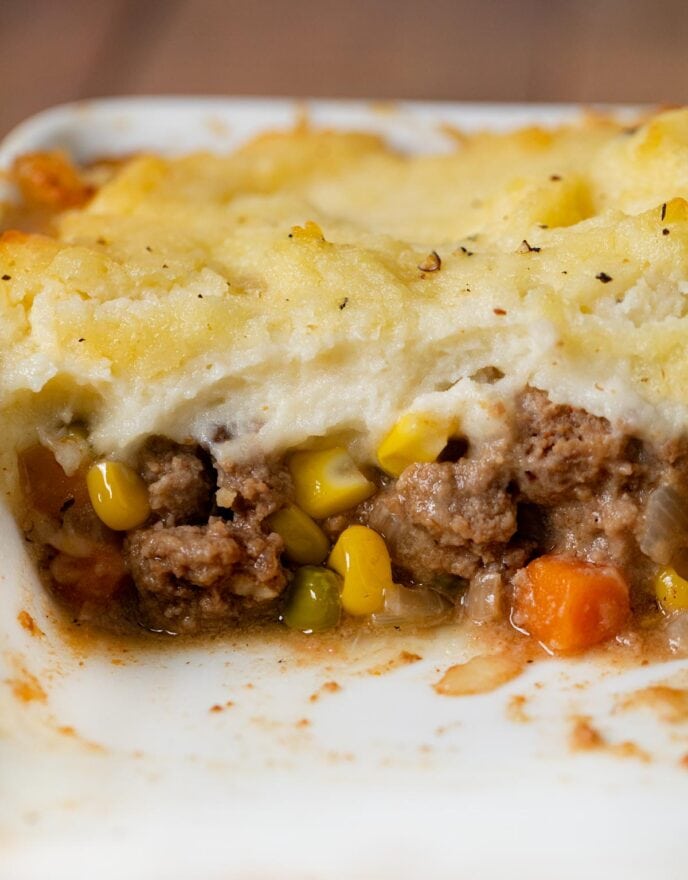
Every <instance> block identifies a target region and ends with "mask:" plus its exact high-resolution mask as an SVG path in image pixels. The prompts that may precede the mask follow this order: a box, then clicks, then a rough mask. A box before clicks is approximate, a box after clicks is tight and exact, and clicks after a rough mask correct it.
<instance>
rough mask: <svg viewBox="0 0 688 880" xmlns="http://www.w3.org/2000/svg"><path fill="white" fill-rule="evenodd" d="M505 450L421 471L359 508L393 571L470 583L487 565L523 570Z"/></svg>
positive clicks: (411, 471) (419, 467) (413, 470)
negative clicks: (384, 547) (378, 536)
mask: <svg viewBox="0 0 688 880" xmlns="http://www.w3.org/2000/svg"><path fill="white" fill-rule="evenodd" d="M505 448H506V447H505V444H503V443H495V444H492V445H491V446H490V447H486V448H485V449H484V450H483V451H482V454H479V455H475V456H473V457H468V458H465V459H460V460H459V461H458V462H455V463H432V464H416V465H412V466H411V467H409V468H407V469H406V470H405V471H404V473H403V474H402V475H401V477H400V478H399V479H398V480H397V482H396V483H395V484H392V485H391V486H389V487H388V488H387V489H385V490H384V491H383V492H381V493H379V494H378V495H375V496H374V497H373V498H372V499H371V500H370V501H368V502H366V503H365V504H364V505H362V506H361V508H360V512H359V517H360V520H361V521H363V522H366V523H367V524H368V525H370V526H371V527H372V528H374V529H375V530H376V531H379V532H380V533H381V534H382V535H383V537H384V538H385V540H386V542H387V545H388V547H389V550H390V554H391V556H392V561H393V564H394V565H395V567H396V568H398V569H400V570H401V571H402V572H405V573H406V574H407V576H408V577H410V579H411V580H413V581H415V582H417V583H427V582H429V581H432V579H433V578H435V577H436V576H437V575H439V574H452V575H455V576H459V577H462V578H466V579H470V578H472V577H473V576H474V575H475V574H476V572H477V571H479V570H480V569H481V568H482V566H483V565H486V564H497V565H501V566H502V567H504V568H506V567H513V566H514V565H516V566H518V565H523V563H524V561H525V559H526V555H527V551H526V550H525V549H524V548H523V547H515V546H509V542H510V541H511V539H512V537H513V536H514V534H515V532H516V503H515V501H514V499H513V498H512V496H511V494H510V491H509V485H508V483H509V480H508V475H509V469H508V467H506V466H505Z"/></svg>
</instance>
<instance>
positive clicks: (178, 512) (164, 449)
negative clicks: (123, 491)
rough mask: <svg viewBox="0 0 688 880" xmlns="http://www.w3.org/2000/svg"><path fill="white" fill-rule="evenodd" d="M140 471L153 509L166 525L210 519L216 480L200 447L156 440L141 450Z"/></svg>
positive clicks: (160, 439) (153, 438)
mask: <svg viewBox="0 0 688 880" xmlns="http://www.w3.org/2000/svg"><path fill="white" fill-rule="evenodd" d="M139 472H140V473H141V476H142V477H143V479H144V480H145V481H146V483H148V499H149V501H150V506H151V510H152V511H153V513H154V514H155V515H156V516H157V517H159V518H160V519H161V520H162V522H163V523H164V524H165V525H166V526H175V525H181V524H184V523H199V522H203V521H204V520H207V518H208V514H209V512H210V508H211V501H212V498H211V491H212V487H213V482H214V481H213V478H212V469H211V468H210V467H209V465H208V464H207V462H206V460H205V458H204V456H203V454H202V452H201V450H200V449H199V448H198V447H197V446H193V445H182V444H180V443H174V442H172V441H171V440H167V439H165V438H164V437H152V438H151V439H150V440H148V442H147V443H146V445H145V446H144V448H143V449H142V450H141V454H140V459H139Z"/></svg>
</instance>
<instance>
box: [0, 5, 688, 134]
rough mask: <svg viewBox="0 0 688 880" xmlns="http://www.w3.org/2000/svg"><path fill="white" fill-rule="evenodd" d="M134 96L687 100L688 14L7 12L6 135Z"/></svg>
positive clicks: (298, 9) (101, 8) (2, 99)
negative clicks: (99, 101) (61, 111)
mask: <svg viewBox="0 0 688 880" xmlns="http://www.w3.org/2000/svg"><path fill="white" fill-rule="evenodd" d="M127 93H129V94H134V93H138V94H141V93H191V94H202V93H208V94H271V95H313V96H334V97H336V96H349V97H378V98H391V97H407V98H442V99H451V100H498V101H580V102H595V101H664V102H675V103H681V102H688V0H577V2H571V0H432V2H427V3H420V2H412V0H377V2H376V0H337V2H334V0H291V2H289V0H243V2H232V0H229V2H227V0H225V2H223V0H0V133H4V132H5V131H7V130H8V129H9V128H10V127H11V126H12V125H13V124H15V123H16V122H18V121H19V120H21V119H22V118H24V117H26V116H28V115H29V114H31V113H34V112H35V111H37V110H40V109H42V108H44V107H47V106H50V105H51V104H55V103H57V102H62V101H68V100H74V99H78V98H86V97H94V96H97V95H109V94H127Z"/></svg>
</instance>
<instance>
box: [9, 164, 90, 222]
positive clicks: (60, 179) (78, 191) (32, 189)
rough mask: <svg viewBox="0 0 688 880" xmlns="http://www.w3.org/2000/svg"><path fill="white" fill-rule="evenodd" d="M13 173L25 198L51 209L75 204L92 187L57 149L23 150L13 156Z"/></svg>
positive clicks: (82, 200) (83, 197)
mask: <svg viewBox="0 0 688 880" xmlns="http://www.w3.org/2000/svg"><path fill="white" fill-rule="evenodd" d="M12 174H13V177H14V179H15V180H16V182H17V184H18V186H19V188H20V189H21V192H22V195H23V196H24V199H25V200H26V201H27V202H29V203H30V204H32V205H41V206H44V207H48V208H51V209H54V210H62V209H64V208H76V207H80V206H81V205H83V204H85V203H86V202H87V201H88V200H89V198H90V197H91V196H92V195H93V189H92V188H91V187H89V186H87V185H86V184H85V183H84V182H83V181H82V180H81V178H80V177H79V172H78V171H77V169H76V168H75V167H74V165H72V163H71V162H70V160H69V158H68V156H67V155H66V154H65V153H62V152H60V151H59V150H54V151H52V152H45V153H25V154H24V155H22V156H20V157H19V158H18V159H16V160H15V162H14V165H13V167H12Z"/></svg>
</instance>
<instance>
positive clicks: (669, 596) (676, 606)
mask: <svg viewBox="0 0 688 880" xmlns="http://www.w3.org/2000/svg"><path fill="white" fill-rule="evenodd" d="M655 596H656V597H657V601H658V602H659V604H660V605H661V606H662V609H663V610H664V611H666V612H667V613H671V612H672V611H685V610H686V609H688V580H686V579H685V578H682V577H681V576H680V575H678V574H676V572H675V571H674V569H673V568H669V567H667V568H662V569H660V570H659V572H658V573H657V575H656V577H655Z"/></svg>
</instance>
